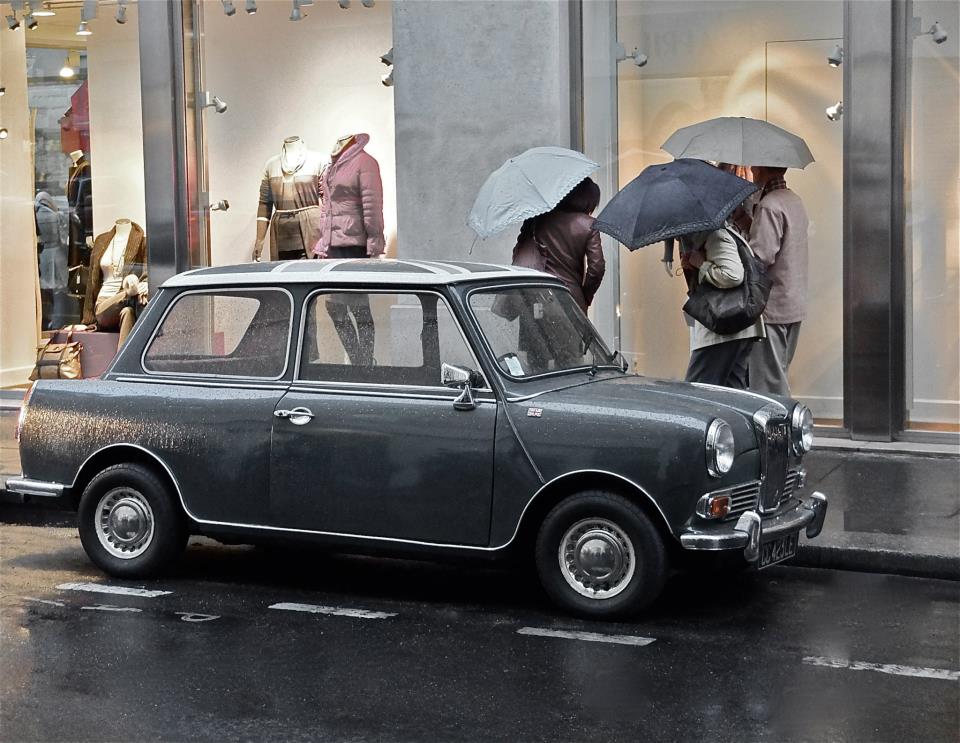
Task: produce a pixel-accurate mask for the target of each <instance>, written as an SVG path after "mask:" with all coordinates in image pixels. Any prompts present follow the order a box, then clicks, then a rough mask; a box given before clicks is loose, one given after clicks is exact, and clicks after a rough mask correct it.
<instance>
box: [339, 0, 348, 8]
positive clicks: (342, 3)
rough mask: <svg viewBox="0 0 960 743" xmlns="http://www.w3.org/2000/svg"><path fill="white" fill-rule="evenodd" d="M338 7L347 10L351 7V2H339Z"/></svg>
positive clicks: (345, 0)
mask: <svg viewBox="0 0 960 743" xmlns="http://www.w3.org/2000/svg"><path fill="white" fill-rule="evenodd" d="M337 5H339V6H340V7H341V8H343V9H344V10H346V9H347V8H349V7H350V0H337Z"/></svg>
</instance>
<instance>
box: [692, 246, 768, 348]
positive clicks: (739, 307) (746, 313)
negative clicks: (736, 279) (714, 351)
mask: <svg viewBox="0 0 960 743" xmlns="http://www.w3.org/2000/svg"><path fill="white" fill-rule="evenodd" d="M727 231H728V232H729V233H730V234H731V235H732V236H733V239H734V242H736V244H737V252H738V253H739V254H740V262H741V263H742V264H743V283H741V284H740V285H739V286H734V287H731V288H730V289H720V288H718V287H716V286H714V285H713V284H711V283H709V282H707V281H700V282H698V284H697V286H696V288H695V289H693V291H691V292H690V293H689V298H688V299H687V301H686V303H684V305H683V311H684V312H686V313H687V314H688V315H690V317H692V318H693V319H694V320H697V321H698V322H699V323H700V324H701V325H703V326H704V327H706V328H708V329H709V330H712V331H713V332H714V333H719V334H720V335H733V334H734V333H739V332H740V331H741V330H746V329H747V328H749V327H750V326H751V325H753V324H754V323H755V322H756V321H757V320H759V319H760V315H762V314H763V309H764V307H766V306H767V300H768V299H769V298H770V279H769V278H767V272H766V270H765V269H764V267H763V265H762V264H761V263H760V261H758V260H757V259H756V257H755V256H754V255H753V252H752V251H751V250H750V249H749V248H748V247H747V244H746V243H745V242H744V240H743V238H741V237H740V236H739V235H737V234H736V233H734V232H733V231H731V230H727Z"/></svg>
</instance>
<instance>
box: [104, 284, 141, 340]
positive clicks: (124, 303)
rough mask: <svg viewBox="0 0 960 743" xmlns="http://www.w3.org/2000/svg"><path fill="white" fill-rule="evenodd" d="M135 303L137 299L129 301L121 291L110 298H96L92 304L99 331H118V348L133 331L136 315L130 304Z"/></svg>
mask: <svg viewBox="0 0 960 743" xmlns="http://www.w3.org/2000/svg"><path fill="white" fill-rule="evenodd" d="M136 301H137V297H133V298H132V299H131V298H130V297H128V296H127V293H126V292H125V291H122V290H121V291H119V292H117V293H116V294H114V295H113V296H110V297H103V296H99V297H97V301H96V304H94V308H93V311H94V314H95V315H96V316H97V327H98V328H100V330H117V329H119V330H120V342H119V343H118V344H117V347H118V348H119V347H120V346H122V345H123V342H124V341H125V340H126V339H127V336H128V335H130V331H131V330H133V324H134V323H135V322H136V321H137V313H136V311H135V310H134V309H133V306H132V305H131V302H136Z"/></svg>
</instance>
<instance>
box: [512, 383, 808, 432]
mask: <svg viewBox="0 0 960 743" xmlns="http://www.w3.org/2000/svg"><path fill="white" fill-rule="evenodd" d="M521 399H525V400H529V401H530V403H531V404H536V403H535V401H536V400H540V401H542V402H544V403H546V402H548V401H549V402H557V403H561V402H563V403H573V402H575V403H577V404H579V405H586V406H590V407H596V408H615V409H621V410H649V409H661V410H662V409H677V410H678V412H679V410H683V411H684V412H686V413H693V412H699V413H700V414H701V415H704V416H709V417H712V416H714V415H723V414H724V413H729V412H737V413H739V414H740V415H742V416H743V417H744V418H745V419H746V420H747V422H748V423H750V422H751V421H752V419H753V414H754V413H756V412H757V411H758V410H760V408H763V407H764V406H767V405H770V404H779V405H781V406H783V408H784V409H785V410H789V409H790V404H791V401H790V400H789V399H788V398H783V397H779V396H774V395H761V394H758V393H756V392H750V391H748V390H735V389H731V388H729V387H718V386H716V385H708V384H688V383H687V382H677V381H671V380H665V379H656V378H653V377H643V376H640V375H635V374H631V375H616V376H602V377H598V378H596V379H589V380H578V381H577V382H575V383H572V384H567V385H564V386H563V387H554V388H553V389H550V390H543V391H540V392H538V393H535V394H534V395H533V396H531V397H527V398H521Z"/></svg>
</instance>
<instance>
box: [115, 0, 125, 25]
mask: <svg viewBox="0 0 960 743" xmlns="http://www.w3.org/2000/svg"><path fill="white" fill-rule="evenodd" d="M115 18H116V20H117V23H120V24H123V23H126V22H127V0H117V15H116V16H115Z"/></svg>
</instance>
